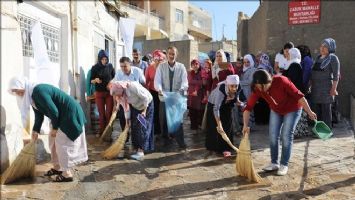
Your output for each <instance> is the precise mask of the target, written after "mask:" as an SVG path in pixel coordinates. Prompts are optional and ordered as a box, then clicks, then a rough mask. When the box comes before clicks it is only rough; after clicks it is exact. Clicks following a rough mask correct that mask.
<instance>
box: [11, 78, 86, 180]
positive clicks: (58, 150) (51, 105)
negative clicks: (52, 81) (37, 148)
mask: <svg viewBox="0 0 355 200" xmlns="http://www.w3.org/2000/svg"><path fill="white" fill-rule="evenodd" d="M10 90H11V92H12V93H14V94H15V95H17V96H19V97H22V98H23V100H24V101H27V103H26V104H23V105H28V107H27V108H26V109H30V108H29V106H30V105H32V108H33V110H34V113H35V123H34V126H33V129H32V139H34V140H36V139H37V138H38V133H39V132H40V130H41V126H42V122H43V119H44V116H46V117H48V118H49V119H50V120H51V124H52V130H51V132H50V135H49V145H50V149H51V158H52V163H53V168H52V169H50V170H49V171H47V173H45V176H52V175H57V176H56V178H55V179H54V181H55V182H71V181H73V174H72V172H71V169H72V168H73V167H74V166H75V165H77V164H79V163H82V162H85V161H86V160H87V159H88V155H87V148H86V140H85V129H84V123H85V122H86V120H85V115H84V112H83V110H82V108H81V107H80V105H79V104H78V103H77V102H76V101H75V100H74V99H73V98H72V97H70V96H69V95H67V94H66V93H64V92H63V91H61V90H60V89H58V88H56V87H54V86H51V85H48V84H38V85H34V84H32V83H30V82H29V81H27V80H26V79H24V78H23V79H22V78H13V79H12V80H11V82H10ZM23 109H25V108H23Z"/></svg>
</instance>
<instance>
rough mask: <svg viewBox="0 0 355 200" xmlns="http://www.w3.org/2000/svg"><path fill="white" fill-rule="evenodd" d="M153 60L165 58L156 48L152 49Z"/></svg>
mask: <svg viewBox="0 0 355 200" xmlns="http://www.w3.org/2000/svg"><path fill="white" fill-rule="evenodd" d="M153 60H159V61H162V60H165V54H164V53H163V52H162V51H160V50H158V49H157V50H154V51H153Z"/></svg>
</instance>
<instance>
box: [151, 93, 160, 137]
mask: <svg viewBox="0 0 355 200" xmlns="http://www.w3.org/2000/svg"><path fill="white" fill-rule="evenodd" d="M149 92H150V94H152V96H153V101H154V134H155V135H159V134H160V124H159V103H160V101H159V94H158V92H157V91H154V90H149Z"/></svg>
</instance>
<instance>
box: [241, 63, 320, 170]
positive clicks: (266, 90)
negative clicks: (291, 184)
mask: <svg viewBox="0 0 355 200" xmlns="http://www.w3.org/2000/svg"><path fill="white" fill-rule="evenodd" d="M260 97H262V98H263V99H265V101H266V102H267V103H268V104H269V106H270V109H271V111H270V122H269V140H270V152H271V164H270V165H269V166H267V167H265V168H264V169H263V170H264V171H274V170H278V171H277V175H280V176H283V175H286V174H287V171H288V162H289V159H290V156H291V149H292V143H293V133H294V131H295V128H296V125H297V122H298V120H299V119H300V117H301V113H302V108H303V109H305V111H306V112H307V114H308V116H309V118H310V119H311V120H315V119H316V118H317V115H316V114H315V113H314V112H313V111H312V110H311V109H310V108H309V105H308V103H307V101H306V99H305V98H304V95H303V94H302V92H301V91H299V90H298V89H297V88H296V86H295V85H294V84H293V83H292V82H291V81H290V80H289V79H288V78H287V77H285V76H274V77H271V76H270V74H269V73H268V72H267V71H265V70H257V71H256V72H255V73H254V75H253V82H252V94H251V95H250V97H249V99H248V102H247V106H246V108H245V110H244V113H243V121H244V127H243V133H244V134H245V133H246V132H247V131H248V123H249V117H250V112H251V110H252V109H253V107H254V105H255V103H256V101H257V100H258V99H259V98H260ZM280 137H281V141H282V154H281V161H280V163H281V166H280V165H279V161H278V154H279V138H280Z"/></svg>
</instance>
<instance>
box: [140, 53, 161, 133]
mask: <svg viewBox="0 0 355 200" xmlns="http://www.w3.org/2000/svg"><path fill="white" fill-rule="evenodd" d="M165 59H166V58H165V54H164V53H163V52H162V51H160V50H155V51H154V52H153V62H152V63H151V64H150V65H149V66H148V68H147V69H146V70H145V87H146V88H147V89H148V90H149V92H150V94H151V95H152V96H153V101H154V134H155V135H159V134H160V123H159V104H160V101H159V95H158V92H157V91H156V90H155V88H154V78H155V72H156V70H157V68H158V66H159V64H160V63H162V62H165Z"/></svg>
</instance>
